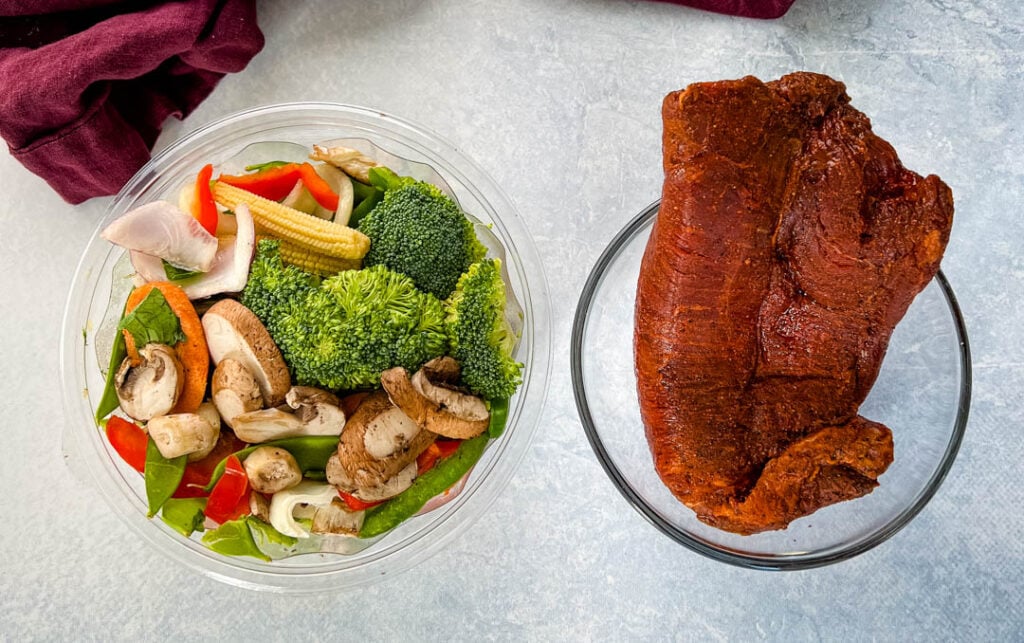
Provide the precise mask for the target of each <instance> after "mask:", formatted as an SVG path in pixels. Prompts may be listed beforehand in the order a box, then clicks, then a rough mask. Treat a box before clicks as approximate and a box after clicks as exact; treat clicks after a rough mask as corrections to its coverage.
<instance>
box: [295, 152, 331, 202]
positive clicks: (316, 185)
mask: <svg viewBox="0 0 1024 643" xmlns="http://www.w3.org/2000/svg"><path fill="white" fill-rule="evenodd" d="M299 176H301V177H302V184H303V185H304V186H306V189H307V190H309V193H310V194H311V195H312V196H313V198H314V199H316V202H317V203H319V204H320V207H322V208H324V209H326V210H330V211H331V212H334V211H335V210H337V209H338V194H337V192H335V191H334V190H332V189H331V186H330V185H328V184H327V181H324V180H323V178H321V177H320V175H319V174H317V173H316V169H314V168H313V166H312V165H310V164H309V163H303V164H302V165H300V166H299Z"/></svg>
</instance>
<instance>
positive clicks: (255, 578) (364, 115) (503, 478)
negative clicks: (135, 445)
mask: <svg viewBox="0 0 1024 643" xmlns="http://www.w3.org/2000/svg"><path fill="white" fill-rule="evenodd" d="M304 115H305V116H307V117H308V118H309V119H312V120H311V122H309V123H308V124H304V123H303V122H302V121H299V120H297V119H298V118H301V117H303V116H304ZM332 115H337V117H338V118H339V122H338V127H339V131H344V130H345V129H350V130H352V131H353V132H355V131H359V132H360V135H366V134H369V135H370V136H371V138H372V134H373V133H374V132H375V131H376V132H378V133H379V134H380V135H381V136H382V138H385V139H389V140H392V141H394V142H396V143H398V144H399V145H401V146H403V147H404V148H405V149H406V150H408V151H411V152H412V153H413V154H414V155H416V158H415V159H410V160H417V161H419V162H420V163H423V164H426V165H428V166H430V167H431V168H432V169H433V170H434V171H435V172H437V173H438V174H440V175H441V176H442V178H444V179H445V180H448V181H452V180H454V181H456V182H457V183H458V184H459V185H461V186H462V188H463V189H464V190H466V192H467V193H468V194H470V195H472V198H473V199H474V200H475V201H477V202H478V203H479V206H480V207H481V208H482V209H483V210H484V211H485V212H487V213H488V214H489V215H490V216H492V217H493V219H492V220H493V221H494V223H496V224H497V226H498V227H499V228H500V229H502V230H503V231H504V235H503V236H502V237H501V238H502V242H503V243H504V244H505V246H506V248H505V249H506V254H507V255H508V259H507V260H508V261H509V262H510V263H509V266H508V269H509V270H510V271H514V272H515V273H516V278H515V279H514V282H513V283H514V284H515V283H519V284H520V288H521V291H517V295H518V296H519V298H520V300H521V304H522V305H523V312H524V315H525V321H526V323H527V324H528V326H529V328H528V330H527V331H525V332H524V335H523V337H524V339H527V341H529V346H528V349H527V353H526V355H525V357H528V358H529V360H530V361H529V363H527V364H526V368H525V369H524V383H523V385H522V386H521V387H520V389H519V390H518V391H517V393H516V397H518V398H520V402H519V403H518V404H517V405H516V407H515V408H514V409H513V408H510V411H509V426H508V427H507V428H506V431H505V432H504V434H503V436H502V437H501V438H499V440H500V442H498V444H496V445H493V447H491V448H488V452H490V451H491V450H492V448H496V449H497V450H496V451H494V453H495V454H496V455H495V456H492V460H491V461H490V462H487V463H481V464H486V466H485V467H484V468H483V469H481V471H482V474H481V478H480V481H479V482H478V483H476V484H475V485H474V489H472V490H469V489H467V491H472V493H469V494H467V499H466V500H464V501H462V502H460V501H459V500H457V501H456V502H454V503H453V506H454V507H456V509H457V510H458V511H452V512H450V515H445V516H442V518H441V519H440V520H435V521H434V523H436V524H434V523H432V524H431V525H428V528H427V529H426V531H425V532H424V534H425V536H426V537H425V538H424V536H422V535H421V536H403V538H402V539H401V540H400V541H397V542H392V543H390V544H383V543H382V545H383V546H378V547H377V548H378V551H379V552H382V557H375V558H373V559H370V560H361V561H359V563H358V564H357V565H355V566H348V567H340V568H339V567H337V566H335V567H334V568H330V569H305V570H303V569H301V568H298V567H280V568H274V567H271V566H264V565H262V564H257V563H254V562H251V561H249V559H244V561H243V562H244V563H245V564H236V563H234V562H233V560H234V559H233V558H232V557H227V556H219V557H214V556H212V555H210V554H209V552H207V553H206V555H205V556H196V555H195V552H194V551H192V552H190V551H187V550H188V549H192V548H191V547H189V546H187V544H183V546H181V547H171V546H169V545H168V544H167V542H166V541H167V538H163V537H161V535H160V533H158V532H159V531H160V530H156V529H152V528H149V527H148V526H147V525H148V524H149V523H151V522H152V520H150V519H146V518H145V517H144V516H142V517H139V516H137V515H134V514H133V513H130V512H127V511H125V510H124V508H125V504H124V502H123V499H122V498H121V496H123V495H125V494H127V493H128V492H127V490H126V489H121V488H120V486H119V485H118V483H117V480H116V479H115V478H117V476H118V475H119V474H118V472H117V471H116V469H112V468H110V466H109V465H108V464H107V463H105V462H99V461H97V462H93V461H92V460H93V453H92V451H93V450H94V448H93V447H94V445H92V444H90V443H91V442H94V440H92V437H95V436H90V435H87V434H85V433H83V432H82V430H81V427H80V426H79V424H80V420H81V419H82V418H83V417H84V416H90V417H91V415H92V412H91V411H88V412H84V413H83V411H82V407H83V405H82V401H81V390H80V389H79V388H76V385H77V384H78V382H79V376H78V371H79V369H81V366H82V364H81V363H80V362H79V361H76V360H77V357H78V356H79V355H78V354H79V352H80V351H81V350H82V347H81V346H80V345H79V344H80V343H81V342H80V339H81V337H82V332H83V331H82V328H81V325H80V323H79V322H83V323H84V322H86V321H87V320H88V311H89V309H90V308H91V306H92V305H91V304H90V300H89V299H88V298H87V297H86V295H85V294H83V292H80V291H81V290H82V289H83V288H85V289H88V290H89V292H92V290H94V289H95V284H94V282H95V281H96V279H97V277H95V276H92V275H91V274H90V273H91V271H92V270H94V269H96V268H102V265H103V262H102V261H101V262H100V263H97V262H96V256H95V253H96V252H98V251H97V250H96V248H97V247H98V246H99V245H102V244H106V242H103V241H102V239H100V238H99V232H100V231H101V230H102V228H103V226H104V225H105V223H107V222H108V219H109V218H110V217H111V215H112V214H113V213H114V212H117V211H119V210H121V211H123V210H124V208H125V207H126V205H125V204H126V203H127V204H131V203H132V202H134V201H135V200H137V199H138V198H139V196H140V195H141V194H144V193H145V191H146V190H147V189H149V186H150V185H151V184H152V182H153V180H154V177H155V176H157V175H158V173H162V172H166V171H171V170H173V169H174V164H176V163H179V162H181V159H183V158H184V157H186V156H187V155H188V154H189V153H191V152H193V151H194V150H195V149H196V148H199V147H202V146H203V145H206V144H209V143H210V142H211V141H226V142H231V141H233V140H238V139H244V138H245V137H247V136H252V135H254V134H259V133H260V132H261V131H267V132H268V133H269V132H270V131H272V130H273V131H277V130H280V129H282V128H284V129H296V130H301V129H302V128H303V127H317V126H323V125H324V124H325V123H324V119H329V118H330V116H332ZM261 119H265V120H264V121H263V122H261ZM328 125H329V123H328ZM339 137H341V138H345V136H344V134H339ZM371 142H374V141H371ZM384 146H385V148H386V147H387V145H386V143H384ZM101 242H102V244H101ZM107 245H109V244H107ZM104 256H106V255H104ZM100 312H101V313H102V311H100ZM550 314H551V307H550V293H549V290H548V286H547V278H546V275H545V274H544V270H543V264H542V263H541V262H540V261H539V253H538V250H537V247H536V243H535V241H534V240H533V238H532V235H531V234H530V231H529V227H528V226H527V224H526V222H525V220H523V218H522V215H521V214H520V212H519V211H518V209H517V208H516V206H515V204H514V203H513V202H512V200H511V199H510V198H509V197H508V195H507V194H506V193H505V192H504V190H503V189H502V188H501V187H500V186H499V185H498V183H497V182H496V181H495V180H494V178H492V177H491V175H490V174H489V173H487V172H485V171H484V170H483V169H482V168H481V167H480V166H478V165H477V163H476V162H475V161H474V160H473V159H471V158H469V157H468V156H466V155H465V154H463V152H462V151H461V150H460V149H459V148H457V147H456V146H454V145H453V144H452V143H451V142H449V140H448V139H447V138H445V137H444V136H441V135H440V134H438V133H437V132H435V131H433V130H431V129H429V128H427V127H425V126H422V125H420V124H418V123H415V122H414V121H409V120H406V119H404V118H401V117H398V116H394V115H392V114H390V113H387V112H384V111H381V110H378V109H373V108H368V107H362V106H357V105H351V104H346V103H339V102H327V101H297V102H283V103H273V104H265V105H257V106H253V107H249V108H245V109H242V110H238V111H234V112H231V113H228V114H226V115H224V116H222V117H220V118H217V119H214V120H212V121H211V122H209V123H206V124H204V125H201V126H199V127H197V128H196V129H193V130H190V131H186V132H185V133H183V134H182V135H181V136H180V137H178V138H176V139H175V140H173V141H171V142H170V143H169V144H168V145H167V146H166V147H165V148H163V149H162V150H160V151H159V152H157V153H155V154H154V155H153V157H152V158H151V159H150V160H149V161H148V162H147V163H146V164H144V165H143V166H142V167H141V168H140V169H139V170H137V171H136V172H135V174H134V175H133V176H132V178H131V179H129V181H128V182H127V183H126V184H125V185H124V187H122V189H121V190H120V191H119V192H118V193H117V195H115V196H114V197H113V198H112V199H111V201H110V203H109V204H107V205H106V207H105V208H104V212H103V214H102V216H101V217H100V218H99V220H98V221H97V224H96V226H95V228H94V230H93V232H92V234H91V236H90V237H89V239H88V240H87V242H86V243H85V245H84V246H83V249H82V251H81V255H80V256H79V259H78V262H77V264H76V268H75V272H74V275H73V278H72V281H71V284H70V287H69V291H68V296H67V298H66V302H65V308H64V314H63V318H62V321H61V338H60V348H59V362H58V364H59V373H60V378H61V387H62V393H63V395H62V397H63V399H62V403H63V404H62V405H63V408H64V425H65V426H64V454H65V461H66V462H67V463H68V464H69V466H71V468H72V469H73V470H74V473H75V475H76V476H77V477H78V478H80V479H81V480H82V481H83V482H84V481H85V480H88V482H89V483H90V486H91V487H92V488H93V489H94V490H95V491H96V492H97V493H98V494H99V495H100V497H102V498H103V500H104V502H105V504H106V505H107V506H108V507H110V509H111V510H112V511H113V513H114V515H115V516H116V517H117V518H118V519H120V520H121V522H122V523H123V524H126V525H127V526H128V527H129V528H130V531H133V532H135V533H136V535H138V536H141V537H142V540H143V541H145V542H146V543H148V545H149V546H151V547H152V548H153V549H155V550H156V551H157V552H158V553H159V554H160V555H162V556H163V557H164V558H165V559H169V560H172V561H174V562H175V563H177V564H180V565H181V567H182V568H186V569H191V570H192V571H194V572H198V573H200V574H201V575H204V576H207V577H209V578H213V579H215V580H218V581H220V582H224V583H227V584H230V585H234V586H237V587H243V588H246V589H255V590H263V591H270V592H277V593H300V594H301V593H313V592H319V591H324V590H344V589H353V588H356V587H361V586H366V585H369V584H372V583H374V582H376V581H378V580H380V579H382V578H385V577H389V576H393V575H395V574H400V573H403V572H405V571H408V570H409V569H411V568H412V567H414V566H416V565H418V564H420V563H421V562H423V561H425V560H427V559H428V558H430V557H432V556H433V555H434V554H436V553H437V552H439V551H440V550H441V549H442V548H443V546H444V545H445V544H447V543H448V542H450V541H451V540H452V539H454V538H455V537H456V536H457V535H459V534H464V533H465V532H466V531H467V530H468V529H469V528H470V527H472V525H473V524H474V523H475V522H477V520H478V519H479V518H480V517H482V516H483V515H484V514H485V513H486V511H487V509H488V508H489V507H490V506H491V505H492V504H493V503H494V502H495V501H496V500H497V499H498V497H500V495H501V493H502V492H503V491H504V490H505V489H506V488H507V486H508V484H509V483H510V482H511V480H512V478H513V477H514V475H515V473H516V471H517V470H518V468H519V466H520V465H521V463H522V461H523V459H524V458H525V455H526V453H527V452H528V451H529V448H530V445H531V444H532V440H533V436H534V435H535V433H536V431H537V428H538V426H539V423H540V419H541V416H542V414H543V411H544V408H545V405H546V400H547V393H548V388H549V387H548V380H549V379H550V375H551V362H552V359H551V357H552V355H551V341H552V338H551V330H550ZM527 375H529V378H530V379H529V380H528V381H527V380H526V376H527ZM84 377H85V375H84V374H83V375H82V378H83V379H82V381H83V382H84V381H85V380H84ZM89 424H90V426H92V427H93V428H95V422H91V423H89ZM69 449H70V450H71V453H69V452H68V450H69ZM101 469H102V471H101ZM463 505H467V506H463ZM455 514H459V515H458V516H456V515H455ZM424 541H425V542H424ZM406 552H408V553H406ZM381 565H383V567H381Z"/></svg>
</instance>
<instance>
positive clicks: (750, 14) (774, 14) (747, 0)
mask: <svg viewBox="0 0 1024 643" xmlns="http://www.w3.org/2000/svg"><path fill="white" fill-rule="evenodd" d="M662 1H663V2H671V3H673V4H682V5H686V6H687V7H694V8H695V9H705V10H707V11H715V12H718V13H727V14H730V15H733V16H743V17H745V18H780V17H782V16H783V15H784V14H785V13H786V12H787V11H789V8H790V7H791V6H792V5H793V2H794V1H795V0H662Z"/></svg>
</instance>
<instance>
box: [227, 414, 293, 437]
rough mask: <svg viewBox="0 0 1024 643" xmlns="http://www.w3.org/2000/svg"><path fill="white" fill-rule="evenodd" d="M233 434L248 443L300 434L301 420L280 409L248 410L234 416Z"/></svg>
mask: <svg viewBox="0 0 1024 643" xmlns="http://www.w3.org/2000/svg"><path fill="white" fill-rule="evenodd" d="M233 422H234V426H233V427H232V428H233V429H234V430H235V435H237V436H238V438H239V439H240V440H244V441H246V442H248V443H250V444H255V443H257V442H266V441H267V440H277V439H280V438H290V437H296V436H299V435H302V421H301V420H299V418H297V417H295V414H294V413H288V412H286V411H282V410H281V409H263V410H260V411H250V412H249V413H242V414H241V415H236V416H235V417H234V420H233Z"/></svg>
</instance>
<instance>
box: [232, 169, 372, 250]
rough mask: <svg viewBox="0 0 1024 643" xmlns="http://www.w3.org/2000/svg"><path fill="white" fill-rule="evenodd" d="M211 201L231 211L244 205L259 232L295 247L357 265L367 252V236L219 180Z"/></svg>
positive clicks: (368, 246)
mask: <svg viewBox="0 0 1024 643" xmlns="http://www.w3.org/2000/svg"><path fill="white" fill-rule="evenodd" d="M213 198H214V200H216V201H217V203H220V204H222V205H224V206H226V207H228V208H232V209H234V208H235V207H237V206H238V204H239V203H245V204H246V205H248V206H249V211H250V212H251V213H252V218H253V222H254V223H255V224H256V228H257V229H258V230H259V231H261V232H265V233H267V234H269V235H270V236H273V237H275V238H278V239H281V240H282V241H286V242H288V243H289V244H291V245H293V246H296V247H298V248H304V249H307V250H310V251H313V252H315V253H317V254H320V255H325V256H326V257H333V258H335V259H346V260H350V261H356V262H358V261H359V260H361V259H362V258H363V257H364V256H365V255H366V252H367V251H368V250H369V249H370V239H369V237H367V236H366V235H365V234H363V233H362V232H359V231H358V230H355V229H353V228H349V227H348V226H343V225H339V224H337V223H334V222H332V221H327V220H325V219H320V218H319V217H315V216H313V215H310V214H306V213H305V212H300V211H298V210H295V209H294V208H289V207H287V206H285V205H281V204H280V203H277V202H276V201H271V200H270V199H264V198H263V197H261V196H258V195H256V194H253V193H252V192H247V191H246V190H243V189H241V188H237V187H235V186H233V185H228V184H226V183H221V182H220V181H218V182H217V183H215V184H214V186H213Z"/></svg>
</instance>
